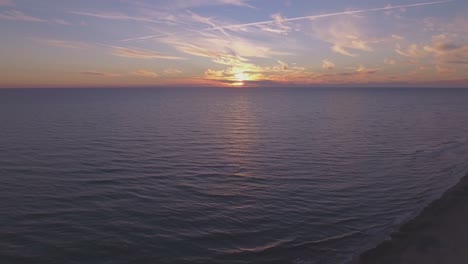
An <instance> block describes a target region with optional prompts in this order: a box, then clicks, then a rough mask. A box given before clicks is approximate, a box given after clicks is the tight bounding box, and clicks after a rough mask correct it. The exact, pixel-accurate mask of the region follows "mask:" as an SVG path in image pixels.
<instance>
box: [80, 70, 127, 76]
mask: <svg viewBox="0 0 468 264" xmlns="http://www.w3.org/2000/svg"><path fill="white" fill-rule="evenodd" d="M80 74H82V75H90V76H102V77H118V76H120V74H116V73H108V72H99V71H82V72H80Z"/></svg>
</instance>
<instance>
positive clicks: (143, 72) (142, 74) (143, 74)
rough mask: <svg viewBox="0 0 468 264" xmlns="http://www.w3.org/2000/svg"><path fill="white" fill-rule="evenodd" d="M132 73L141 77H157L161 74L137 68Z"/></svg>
mask: <svg viewBox="0 0 468 264" xmlns="http://www.w3.org/2000/svg"><path fill="white" fill-rule="evenodd" d="M131 75H134V76H139V77H146V78H157V77H158V76H159V74H158V73H156V72H153V71H148V70H137V71H134V72H132V73H131Z"/></svg>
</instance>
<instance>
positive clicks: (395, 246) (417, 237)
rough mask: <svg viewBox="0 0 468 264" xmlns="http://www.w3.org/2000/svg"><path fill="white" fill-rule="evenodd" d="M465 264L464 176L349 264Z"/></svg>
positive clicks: (467, 195)
mask: <svg viewBox="0 0 468 264" xmlns="http://www.w3.org/2000/svg"><path fill="white" fill-rule="evenodd" d="M395 263H398V264H405V263H408V264H410V263H425V264H432V263H434V264H435V263H451V264H458V263H460V264H461V263H468V174H467V175H465V176H464V177H462V178H461V179H460V181H459V182H458V183H457V184H456V185H455V186H453V187H452V188H450V189H448V190H447V191H446V192H445V193H444V194H443V195H442V196H441V197H440V198H439V199H437V200H435V201H433V202H432V203H430V204H429V205H428V206H427V207H425V208H424V209H423V210H422V211H421V213H420V214H419V215H417V216H416V217H415V218H413V219H411V220H409V221H408V222H406V223H405V224H403V225H402V226H401V227H400V228H399V230H398V231H396V232H394V233H392V234H391V235H390V239H389V240H386V241H384V242H382V243H380V244H379V245H377V246H376V247H374V248H372V249H369V250H367V251H364V252H363V253H361V254H360V255H358V256H356V257H355V258H354V259H353V260H352V261H351V262H350V264H395Z"/></svg>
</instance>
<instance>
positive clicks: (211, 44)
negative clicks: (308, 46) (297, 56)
mask: <svg viewBox="0 0 468 264" xmlns="http://www.w3.org/2000/svg"><path fill="white" fill-rule="evenodd" d="M160 41H161V42H163V43H165V44H167V45H169V46H171V47H173V48H175V49H176V50H178V51H180V52H183V53H186V54H190V55H193V56H198V57H206V58H210V59H211V60H212V61H213V62H215V63H218V64H224V65H236V64H239V63H243V62H246V61H248V58H272V57H276V56H284V55H289V53H285V52H280V51H275V50H273V49H272V48H271V47H269V46H267V45H266V44H264V43H262V42H257V41H252V40H249V39H245V38H241V37H229V38H226V37H220V36H218V35H215V34H211V33H207V32H205V33H200V34H199V35H198V36H193V37H190V38H183V37H179V36H168V37H166V38H163V39H161V40H160Z"/></svg>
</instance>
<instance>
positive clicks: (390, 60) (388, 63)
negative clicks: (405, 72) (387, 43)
mask: <svg viewBox="0 0 468 264" xmlns="http://www.w3.org/2000/svg"><path fill="white" fill-rule="evenodd" d="M384 63H385V64H387V65H395V64H396V61H395V60H394V59H389V58H385V59H384Z"/></svg>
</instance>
